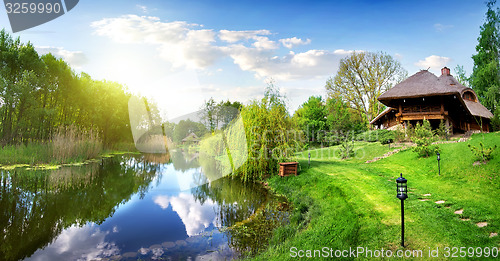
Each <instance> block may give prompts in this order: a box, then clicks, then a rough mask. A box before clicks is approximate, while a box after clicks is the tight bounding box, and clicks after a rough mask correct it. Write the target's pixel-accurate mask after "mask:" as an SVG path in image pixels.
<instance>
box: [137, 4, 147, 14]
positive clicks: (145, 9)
mask: <svg viewBox="0 0 500 261" xmlns="http://www.w3.org/2000/svg"><path fill="white" fill-rule="evenodd" d="M135 7H137V8H138V9H139V10H141V11H142V12H143V13H148V12H149V11H148V7H147V6H145V5H135Z"/></svg>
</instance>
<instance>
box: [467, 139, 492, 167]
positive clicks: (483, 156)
mask: <svg viewBox="0 0 500 261" xmlns="http://www.w3.org/2000/svg"><path fill="white" fill-rule="evenodd" d="M469 148H470V149H471V151H472V152H473V153H474V154H475V155H476V159H477V160H480V161H482V162H487V161H488V160H490V159H491V158H492V155H491V154H492V153H493V151H494V150H495V149H496V148H497V145H495V146H493V147H488V148H486V147H484V145H483V143H482V142H479V146H478V147H476V146H472V145H470V144H469Z"/></svg>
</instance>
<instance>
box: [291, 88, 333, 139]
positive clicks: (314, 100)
mask: <svg viewBox="0 0 500 261" xmlns="http://www.w3.org/2000/svg"><path fill="white" fill-rule="evenodd" d="M326 112H327V111H326V107H325V102H324V101H323V98H321V96H311V97H309V99H308V100H307V101H306V102H304V103H303V104H302V105H301V106H300V107H299V108H298V109H297V110H296V111H295V113H294V115H293V117H294V118H295V120H296V121H297V123H298V125H299V128H300V129H301V130H302V131H304V133H305V134H306V137H307V138H308V141H318V135H321V133H322V132H326V131H327V130H328V128H327V123H326V121H327V119H326Z"/></svg>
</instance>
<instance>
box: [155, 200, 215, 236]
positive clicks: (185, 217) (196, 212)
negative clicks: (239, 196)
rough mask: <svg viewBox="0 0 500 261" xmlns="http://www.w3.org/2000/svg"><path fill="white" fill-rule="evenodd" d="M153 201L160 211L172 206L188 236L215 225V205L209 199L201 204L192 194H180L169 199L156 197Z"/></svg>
mask: <svg viewBox="0 0 500 261" xmlns="http://www.w3.org/2000/svg"><path fill="white" fill-rule="evenodd" d="M153 200H154V202H155V203H156V204H157V205H159V206H160V207H161V208H162V209H166V208H167V207H168V205H169V204H170V205H171V206H172V209H173V210H174V211H175V212H177V214H178V215H179V217H180V218H181V220H182V223H184V226H185V227H186V233H187V234H188V236H195V235H198V234H200V233H201V232H203V231H204V230H205V229H206V228H208V227H209V226H210V225H211V224H214V225H217V223H216V220H217V219H216V215H215V213H216V209H215V208H216V207H217V204H215V203H214V202H212V200H210V199H207V200H206V201H205V202H204V203H203V204H201V203H200V202H198V201H196V200H195V198H194V196H193V195H192V194H188V193H180V194H179V195H177V196H171V197H169V196H166V195H164V196H156V197H155V198H154V199H153ZM165 206H167V207H165Z"/></svg>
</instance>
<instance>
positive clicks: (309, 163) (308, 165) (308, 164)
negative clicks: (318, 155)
mask: <svg viewBox="0 0 500 261" xmlns="http://www.w3.org/2000/svg"><path fill="white" fill-rule="evenodd" d="M307 167H308V168H310V167H311V152H309V161H308V162H307Z"/></svg>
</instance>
